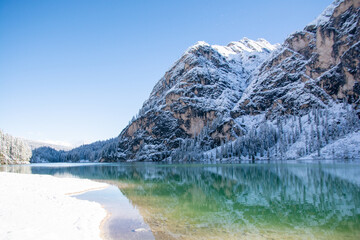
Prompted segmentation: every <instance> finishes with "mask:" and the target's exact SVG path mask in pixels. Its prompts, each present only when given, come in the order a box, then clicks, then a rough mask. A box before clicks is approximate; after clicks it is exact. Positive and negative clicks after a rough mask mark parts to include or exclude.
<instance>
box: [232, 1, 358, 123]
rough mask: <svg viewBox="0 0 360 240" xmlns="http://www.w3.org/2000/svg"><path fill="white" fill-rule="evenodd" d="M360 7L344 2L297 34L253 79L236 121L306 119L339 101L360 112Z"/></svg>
mask: <svg viewBox="0 0 360 240" xmlns="http://www.w3.org/2000/svg"><path fill="white" fill-rule="evenodd" d="M359 7H360V1H359V0H340V1H338V0H337V1H335V2H334V3H333V4H332V5H331V6H329V7H328V8H327V9H326V10H325V11H324V12H323V14H321V15H320V16H319V17H318V19H316V20H315V21H314V22H312V23H311V24H309V25H308V26H306V27H305V28H304V30H303V31H300V32H296V33H294V34H292V35H291V36H290V37H289V38H288V39H286V41H285V42H284V44H283V45H282V47H281V48H280V49H279V51H278V52H277V53H276V54H274V56H273V57H272V58H271V59H269V60H267V61H265V63H264V64H263V65H262V66H261V67H260V68H259V70H258V73H257V74H256V75H254V76H253V81H252V82H251V84H250V86H249V87H248V89H247V90H246V91H245V94H243V95H242V97H241V99H240V101H239V102H238V104H237V106H236V107H235V109H234V110H233V111H232V117H234V118H236V117H238V116H240V115H247V114H259V113H263V112H267V113H268V114H269V115H274V114H278V113H279V112H281V113H288V114H289V113H290V114H294V113H297V112H300V113H306V112H307V111H308V110H309V108H311V107H314V106H317V107H325V106H328V105H331V104H333V102H334V101H339V100H340V101H347V102H348V103H350V104H353V105H354V107H355V108H356V109H358V108H359V94H360V82H359V79H360V78H359V76H360V75H359V74H360V54H359V53H360V52H359V50H360V42H359V41H360V29H359V24H360V21H359V18H360V10H359Z"/></svg>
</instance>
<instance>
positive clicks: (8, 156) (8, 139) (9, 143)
mask: <svg viewBox="0 0 360 240" xmlns="http://www.w3.org/2000/svg"><path fill="white" fill-rule="evenodd" d="M30 158H31V149H30V147H29V145H28V144H27V143H25V141H23V140H22V139H20V138H16V137H13V136H11V135H9V134H5V133H3V132H2V131H1V130H0V164H23V163H29V161H30Z"/></svg>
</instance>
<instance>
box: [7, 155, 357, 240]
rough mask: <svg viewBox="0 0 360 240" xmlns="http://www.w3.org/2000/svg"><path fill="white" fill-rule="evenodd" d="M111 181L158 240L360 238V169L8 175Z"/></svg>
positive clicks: (194, 167) (307, 166) (105, 168)
mask: <svg viewBox="0 0 360 240" xmlns="http://www.w3.org/2000/svg"><path fill="white" fill-rule="evenodd" d="M2 170H7V171H13V172H24V173H36V174H52V175H57V176H76V177H81V178H89V179H95V180H101V181H106V182H108V183H111V184H113V185H115V186H117V187H119V189H120V190H121V192H122V193H123V194H124V195H125V196H126V197H127V198H128V199H129V200H130V202H131V204H132V205H133V206H134V208H136V209H138V211H139V212H140V214H141V215H142V217H143V219H144V221H145V222H146V224H148V226H149V227H150V228H151V231H152V233H153V235H154V236H155V238H156V239H360V164H359V163H356V162H352V163H331V162H330V163H322V164H319V163H270V164H236V165H230V164H227V165H204V164H178V165H175V164H172V165H167V164H150V163H136V164H93V165H77V164H65V165H63V164H57V165H51V164H45V165H31V166H14V167H7V169H4V168H3V169H2Z"/></svg>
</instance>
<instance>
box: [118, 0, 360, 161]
mask: <svg viewBox="0 0 360 240" xmlns="http://www.w3.org/2000/svg"><path fill="white" fill-rule="evenodd" d="M359 11H360V1H359V0H336V1H335V2H334V3H333V4H332V5H331V6H329V8H327V9H326V10H325V11H324V12H323V13H322V14H321V15H320V16H319V17H318V19H316V20H315V21H314V22H313V23H311V24H309V25H308V26H306V27H305V28H304V30H303V31H300V32H296V33H294V34H292V35H291V36H289V38H288V39H286V41H285V42H284V43H283V45H281V46H277V45H271V44H270V43H268V42H267V41H265V40H263V39H259V40H257V41H252V40H249V39H246V38H245V39H243V40H241V41H239V42H232V43H230V44H229V45H227V46H217V45H214V46H210V45H209V44H207V43H205V42H199V43H197V44H196V45H194V46H192V47H190V48H189V49H188V50H187V51H186V52H185V53H184V55H183V56H182V57H181V58H180V60H178V61H177V62H176V63H175V64H174V66H173V67H172V68H171V69H170V70H169V71H168V72H166V73H165V76H164V77H163V78H162V79H160V81H159V82H158V83H157V84H156V86H155V87H154V89H153V91H152V92H151V94H150V97H149V99H148V100H147V101H146V102H145V103H144V105H143V107H142V109H141V110H140V111H139V116H138V117H137V118H136V119H134V120H133V121H132V122H131V123H130V124H129V125H128V126H127V127H126V128H125V129H124V130H123V131H122V132H121V134H120V136H119V145H118V148H117V153H116V154H115V157H114V156H112V157H111V158H113V159H114V158H115V159H116V160H131V159H132V160H139V161H142V160H150V161H159V160H163V159H166V158H169V157H170V158H171V155H172V153H173V152H174V150H176V149H183V150H185V151H184V152H186V150H188V149H190V148H191V149H199V151H200V150H201V151H205V152H206V151H207V153H210V155H212V153H211V151H209V150H210V149H214V148H216V147H218V146H220V145H222V144H223V143H224V142H233V143H235V141H236V142H237V144H238V145H237V146H238V148H237V149H238V154H241V152H244V151H245V152H246V154H247V155H246V156H249V157H250V155H251V156H252V158H254V156H257V155H256V154H257V150H254V151H249V149H250V148H251V149H256V148H259V149H260V148H261V149H264V151H265V152H266V153H267V155H268V157H270V156H271V154H273V155H274V156H279V151H280V152H281V157H283V156H284V155H283V154H285V152H286V151H288V150H289V151H290V150H291V149H292V148H293V150H292V151H293V152H294V151H295V150H296V152H297V155H296V156H298V157H299V156H302V155H304V154H309V153H311V151H314V149H315V148H311V146H310V147H309V148H308V147H303V146H302V145H305V142H306V144H309V141H310V140H311V139H317V140H316V141H317V143H316V144H317V145H316V146H317V149H318V151H319V153H320V148H321V147H323V146H324V145H325V144H328V143H329V139H332V138H325V137H324V136H325V135H326V134H323V135H321V134H320V131H327V124H330V123H329V122H326V121H328V118H329V116H330V115H331V114H330V115H329V111H330V112H331V111H332V110H329V109H339V106H338V105H339V102H346V103H348V104H351V106H352V110H351V111H353V110H354V111H358V110H359V94H360V83H359V72H360V59H359V56H360V54H359V51H360V42H359V41H360V37H359V17H360V12H359ZM314 108H316V109H325V110H326V109H327V111H328V112H319V110H317V111H316V112H315V111H314ZM342 109H343V110H341V111H340V110H339V112H341V114H344V115H341V114H340V113H339V114H338V115H336V116H335V115H334V116H333V115H331V117H332V118H333V122H336V121H340V120H339V119H340V118H341V116H345V115H346V114H347V113H348V112H349V109H348V108H345V107H344V108H342ZM311 111H312V112H311ZM357 113H358V114H359V111H358V112H357ZM311 114H312V115H311ZM281 116H292V118H291V119H292V125H291V126H292V127H291V128H292V133H291V134H290V135H285V133H284V127H286V126H285V125H286V124H288V122H289V121H287V120H285V121H284V123H283V122H282V121H280V120H281V119H283V118H282V117H281ZM305 116H308V118H307V119H308V120H307V123H308V126H309V130H308V131H309V132H308V133H306V134H304V133H303V125H304V124H303V123H302V121H304V119H303V118H304V117H305ZM323 116H326V120H325V117H323ZM296 117H297V118H298V120H296V121H297V128H298V132H296V131H295V130H294V129H295V127H294V126H295V124H294V122H295V120H294V119H295V118H296ZM311 118H313V119H314V121H315V122H316V124H317V125H316V126H317V128H316V129H317V130H316V133H313V128H311V130H310V125H311ZM335 118H336V119H335ZM279 119H280V120H279ZM321 119H323V121H322V124H320V122H321V121H320V120H321ZM349 119H350V118H349ZM354 121H355V120H354V118H351V120H348V122H347V123H346V124H348V125H346V129H349V131H354V128H353V126H355V125H356V124H355V123H354ZM325 122H326V123H325ZM283 125H284V126H283ZM350 125H351V126H350ZM319 126H320V127H319ZM321 126H322V127H321ZM356 126H357V125H356ZM289 128H290V127H289ZM344 128H345V127H342V129H344ZM333 129H335V130H334V131H338V128H335V127H334V128H333ZM304 131H305V130H304ZM339 131H340V130H339ZM314 132H315V131H314ZM263 133H265V134H263ZM316 134H317V135H316ZM339 134H340V133H339ZM339 134H334V136H336V137H338V136H340V135H339ZM341 134H345V132H344V131H343V132H342V133H341ZM259 135H261V136H262V135H264V138H266V136H271V139H270V137H269V139H268V140H267V144H266V146H265V145H264V144H262V140H261V139H260V138H259V137H258V136H259ZM245 137H246V138H245ZM322 137H324V138H322ZM336 137H333V139H335V138H336ZM255 138H258V139H259V142H258V144H259V146H255V145H254V143H253V142H252V139H255ZM290 138H291V141H290V140H289V142H291V144H292V145H291V144H290V143H289V144H290V145H286V146H292V147H286V149H285V148H283V146H280V145H284V144H285V142H284V141H285V140H286V139H290ZM189 139H190V140H192V141H190V142H189V141H188V140H189ZM239 139H241V140H239ZM279 139H280V140H279ZM286 141H288V140H286ZM311 141H315V140H311ZM301 142H304V144H301ZM233 143H232V144H231V147H230V148H231V149H234V148H235V147H234V144H233ZM286 144H288V143H286ZM310 145H311V144H310ZM240 146H241V147H240ZM241 149H242V150H241ZM294 149H295V150H294ZM299 149H302V150H301V151H300V150H299ZM214 151H215V150H214ZM221 151H223V148H222V150H221ZM231 151H232V153H233V150H231ZM239 152H240V153H239ZM250 152H251V153H250ZM216 153H217V150H216ZM261 155H262V156H263V155H264V153H263V152H262V153H261ZM285 155H286V154H285ZM290 155H291V154H290ZM216 157H217V155H216Z"/></svg>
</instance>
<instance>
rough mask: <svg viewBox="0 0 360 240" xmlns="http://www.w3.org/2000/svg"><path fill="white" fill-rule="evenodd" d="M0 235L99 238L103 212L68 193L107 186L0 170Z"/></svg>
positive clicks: (52, 239)
mask: <svg viewBox="0 0 360 240" xmlns="http://www.w3.org/2000/svg"><path fill="white" fill-rule="evenodd" d="M0 182H1V184H0V192H1V194H0V236H1V238H2V239H5V240H17V239H22V240H26V239H29V240H30V239H37V240H40V239H44V240H45V239H46V240H55V239H59V240H60V239H61V240H63V239H69V240H71V239H74V240H79V239H86V240H99V239H101V236H100V235H101V229H100V225H101V222H102V221H103V220H104V219H105V217H106V215H107V213H106V211H105V209H104V208H103V207H102V206H101V205H100V204H98V203H95V202H90V201H85V200H79V199H76V198H75V197H72V196H71V194H75V193H80V192H85V191H90V190H95V189H102V188H106V187H107V186H108V185H107V184H104V183H97V182H93V181H90V180H84V179H76V178H57V177H53V176H48V175H34V174H31V175H30V174H17V173H4V172H1V173H0Z"/></svg>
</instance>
